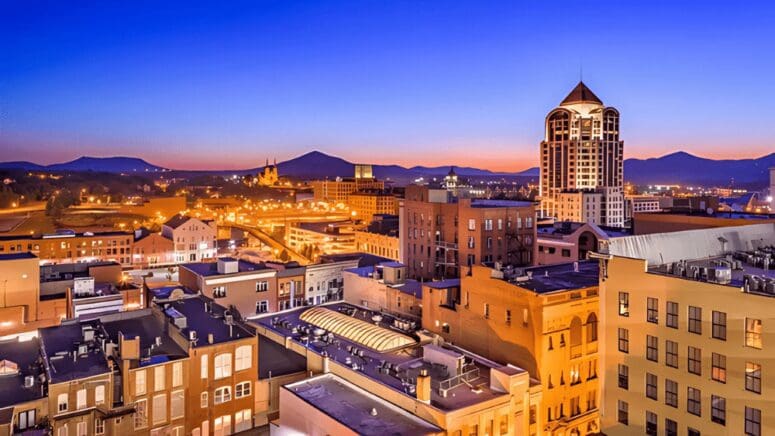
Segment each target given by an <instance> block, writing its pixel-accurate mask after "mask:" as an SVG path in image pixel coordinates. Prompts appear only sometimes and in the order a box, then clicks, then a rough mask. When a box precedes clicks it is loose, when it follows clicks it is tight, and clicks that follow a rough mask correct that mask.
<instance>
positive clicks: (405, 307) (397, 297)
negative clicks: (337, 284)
mask: <svg viewBox="0 0 775 436" xmlns="http://www.w3.org/2000/svg"><path fill="white" fill-rule="evenodd" d="M406 275H407V271H406V266H405V265H403V264H401V263H398V262H384V263H381V264H378V265H375V266H368V267H363V268H352V269H349V270H345V271H344V301H346V302H348V303H351V304H355V305H358V306H363V307H368V308H370V309H372V310H380V311H382V310H384V311H387V312H389V313H392V314H395V315H398V316H403V317H407V318H412V319H414V320H415V321H419V320H420V317H421V316H422V284H421V283H420V282H418V281H416V280H407V278H406Z"/></svg>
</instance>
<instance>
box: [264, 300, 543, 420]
mask: <svg viewBox="0 0 775 436" xmlns="http://www.w3.org/2000/svg"><path fill="white" fill-rule="evenodd" d="M251 323H252V324H253V325H254V326H255V327H256V330H257V333H258V334H259V336H261V337H264V338H266V339H267V340H271V341H273V342H275V343H277V344H281V345H283V346H284V347H285V348H286V349H287V350H288V351H291V352H294V353H296V354H298V355H300V356H304V357H305V359H306V361H307V369H308V371H309V372H311V373H312V374H313V377H311V378H308V379H306V380H303V381H300V382H296V383H291V384H286V385H285V386H284V387H283V390H282V392H281V394H280V418H279V421H278V422H277V423H276V424H275V425H276V427H273V430H275V429H276V430H277V431H278V432H279V433H282V434H284V433H294V434H386V433H390V434H464V435H472V434H479V435H483V434H490V435H518V434H523V435H527V434H537V429H536V427H535V423H534V422H533V417H534V415H532V414H531V413H530V412H529V411H530V410H531V407H532V406H533V405H534V404H537V402H539V401H540V397H541V388H540V386H539V385H537V384H534V383H533V382H532V381H531V379H530V377H529V375H528V373H527V371H525V370H524V369H522V368H519V367H517V366H513V365H504V364H501V363H498V362H495V361H492V360H488V359H485V358H483V357H480V356H478V355H476V354H473V353H471V352H469V351H467V350H465V349H463V348H460V347H457V346H452V345H449V344H441V343H440V342H438V340H435V341H434V340H431V339H432V338H425V339H427V340H425V341H423V342H420V341H419V340H418V339H417V337H418V336H416V334H415V332H416V326H415V327H414V328H413V327H412V326H411V324H409V323H405V322H400V320H399V319H397V318H395V317H393V316H390V315H389V314H385V313H381V312H376V311H372V310H369V309H366V308H363V307H359V306H354V305H350V304H345V303H329V304H325V305H322V306H318V307H313V308H297V309H294V310H291V311H287V312H284V313H282V314H280V315H276V316H272V315H269V316H264V317H261V318H257V319H254V320H252V321H251ZM308 332H309V333H308ZM310 334H313V335H315V337H316V338H317V339H315V340H314V341H313V340H309V336H308V335H310ZM315 375H317V376H315ZM342 405H345V406H342ZM363 407H366V408H365V409H364V408H363ZM364 418H366V421H365V422H364V421H363V419H364Z"/></svg>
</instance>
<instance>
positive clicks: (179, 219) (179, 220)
mask: <svg viewBox="0 0 775 436" xmlns="http://www.w3.org/2000/svg"><path fill="white" fill-rule="evenodd" d="M190 219H191V217H190V216H186V215H180V214H178V215H175V216H174V217H172V218H170V219H168V220H167V222H165V223H164V225H165V226H167V227H171V228H173V229H177V228H178V227H180V226H182V225H183V224H185V223H187V222H188V220H190Z"/></svg>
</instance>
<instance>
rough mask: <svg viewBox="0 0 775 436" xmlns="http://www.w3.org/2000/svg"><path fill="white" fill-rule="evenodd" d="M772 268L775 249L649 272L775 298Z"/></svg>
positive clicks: (659, 268)
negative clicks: (725, 286)
mask: <svg viewBox="0 0 775 436" xmlns="http://www.w3.org/2000/svg"><path fill="white" fill-rule="evenodd" d="M765 263H766V267H765ZM770 265H772V266H770ZM772 268H775V247H773V246H769V247H762V248H761V249H760V250H755V251H751V252H745V251H737V252H734V253H730V254H727V255H724V256H716V257H710V258H704V259H691V260H685V261H682V262H675V263H666V264H664V265H657V266H652V267H650V268H649V269H648V271H649V272H650V273H656V274H662V275H670V276H675V277H680V278H683V279H686V280H695V281H702V282H711V283H717V284H720V285H727V286H733V287H736V288H744V289H745V290H746V292H750V293H755V294H760V295H767V296H771V297H775V270H774V269H772Z"/></svg>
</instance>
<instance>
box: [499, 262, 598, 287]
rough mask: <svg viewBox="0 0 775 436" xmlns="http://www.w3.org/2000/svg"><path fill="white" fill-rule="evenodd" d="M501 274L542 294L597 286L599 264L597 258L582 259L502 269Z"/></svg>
mask: <svg viewBox="0 0 775 436" xmlns="http://www.w3.org/2000/svg"><path fill="white" fill-rule="evenodd" d="M503 274H504V278H505V279H506V280H507V281H509V282H510V283H513V284H514V285H516V286H519V287H520V288H524V289H529V290H531V291H533V292H535V293H538V294H543V293H548V292H555V291H567V290H574V289H584V288H590V287H593V286H598V283H599V276H600V264H599V263H598V261H597V260H584V261H578V262H568V263H560V264H556V265H544V266H534V267H530V268H524V269H522V270H519V269H515V270H509V269H504V270H503Z"/></svg>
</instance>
